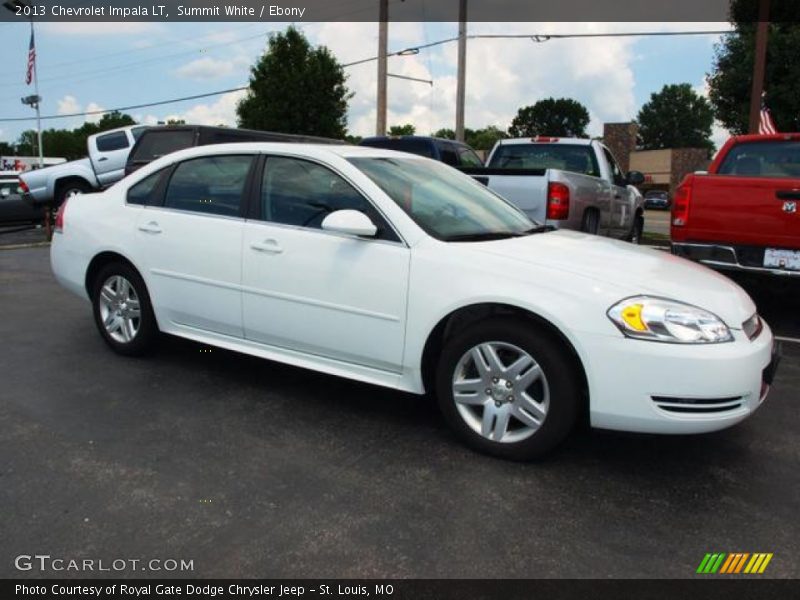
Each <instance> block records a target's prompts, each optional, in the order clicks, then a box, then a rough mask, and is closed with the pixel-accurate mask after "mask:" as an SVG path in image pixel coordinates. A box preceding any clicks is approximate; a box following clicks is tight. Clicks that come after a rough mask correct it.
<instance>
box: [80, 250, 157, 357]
mask: <svg viewBox="0 0 800 600" xmlns="http://www.w3.org/2000/svg"><path fill="white" fill-rule="evenodd" d="M92 304H93V306H94V319H95V323H96V325H97V329H98V330H99V331H100V335H102V336H103V339H104V340H105V341H106V343H107V344H108V345H109V346H111V348H112V349H113V350H114V351H115V352H118V353H119V354H124V355H126V356H136V355H141V354H144V353H145V352H146V351H147V350H149V349H150V348H151V347H152V344H153V342H154V340H155V337H156V335H157V334H158V327H157V325H156V319H155V316H154V314H153V309H152V307H151V305H150V300H149V298H148V296H147V290H146V288H145V285H144V281H142V278H141V277H140V276H139V274H138V273H137V272H136V270H135V269H133V268H132V267H130V266H129V265H127V264H125V263H112V264H109V265H106V266H105V267H103V268H102V269H101V270H100V272H99V273H98V275H97V277H96V278H95V285H94V289H93V295H92Z"/></svg>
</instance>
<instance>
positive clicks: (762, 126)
mask: <svg viewBox="0 0 800 600" xmlns="http://www.w3.org/2000/svg"><path fill="white" fill-rule="evenodd" d="M766 96H767V95H766V94H761V114H760V115H759V118H758V133H759V134H761V135H770V134H773V133H778V128H777V127H775V122H774V121H773V120H772V115H771V114H770V112H769V108H767V101H766Z"/></svg>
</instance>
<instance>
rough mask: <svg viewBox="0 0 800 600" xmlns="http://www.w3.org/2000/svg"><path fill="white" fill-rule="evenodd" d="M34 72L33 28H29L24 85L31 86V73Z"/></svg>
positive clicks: (34, 48) (34, 45)
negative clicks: (26, 69)
mask: <svg viewBox="0 0 800 600" xmlns="http://www.w3.org/2000/svg"><path fill="white" fill-rule="evenodd" d="M35 70H36V44H35V43H34V42H33V28H31V43H30V45H28V71H27V73H25V83H26V84H27V85H30V84H31V81H33V72H34V71H35Z"/></svg>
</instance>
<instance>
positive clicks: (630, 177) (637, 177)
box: [625, 171, 644, 185]
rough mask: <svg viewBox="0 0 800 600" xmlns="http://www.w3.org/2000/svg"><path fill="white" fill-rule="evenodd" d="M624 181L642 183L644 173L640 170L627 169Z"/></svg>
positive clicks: (632, 183)
mask: <svg viewBox="0 0 800 600" xmlns="http://www.w3.org/2000/svg"><path fill="white" fill-rule="evenodd" d="M625 181H626V182H627V183H628V185H642V184H643V183H644V174H643V173H641V172H640V171H628V174H627V175H626V176H625Z"/></svg>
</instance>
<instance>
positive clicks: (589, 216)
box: [581, 208, 600, 235]
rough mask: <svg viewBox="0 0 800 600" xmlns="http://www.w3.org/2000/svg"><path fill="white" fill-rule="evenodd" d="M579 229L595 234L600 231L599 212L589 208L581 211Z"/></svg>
mask: <svg viewBox="0 0 800 600" xmlns="http://www.w3.org/2000/svg"><path fill="white" fill-rule="evenodd" d="M581 231H582V232H584V233H590V234H592V235H597V232H598V231H600V213H598V212H597V211H596V210H594V209H591V208H590V209H588V210H586V212H584V213H583V221H582V222H581Z"/></svg>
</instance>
